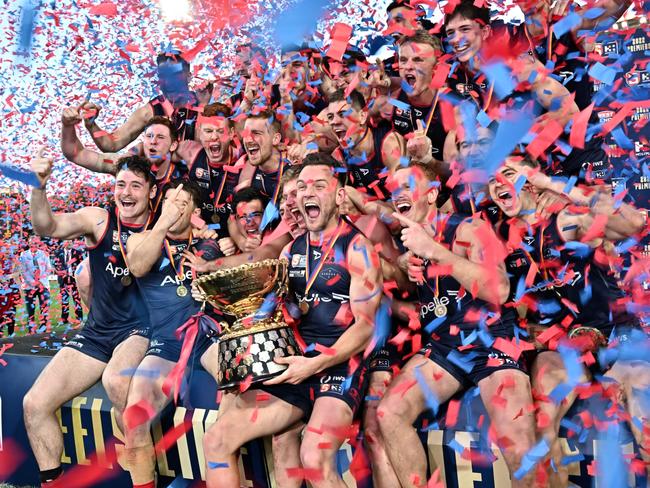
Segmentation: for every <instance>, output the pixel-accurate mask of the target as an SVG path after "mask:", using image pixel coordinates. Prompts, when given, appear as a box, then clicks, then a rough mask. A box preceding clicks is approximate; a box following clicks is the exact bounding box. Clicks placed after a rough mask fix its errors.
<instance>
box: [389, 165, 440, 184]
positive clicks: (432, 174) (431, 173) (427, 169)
mask: <svg viewBox="0 0 650 488" xmlns="http://www.w3.org/2000/svg"><path fill="white" fill-rule="evenodd" d="M403 169H413V170H415V171H416V172H418V171H419V172H420V173H421V174H422V176H424V178H426V179H427V180H429V181H431V182H433V181H439V180H440V179H439V177H438V173H436V170H435V169H434V168H433V166H431V165H429V164H425V163H421V162H419V161H411V162H409V164H408V165H407V166H401V165H400V166H398V167H397V168H395V170H394V171H393V173H397V172H398V171H400V170H403ZM419 176H420V175H418V177H419Z"/></svg>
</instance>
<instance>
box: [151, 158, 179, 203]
mask: <svg viewBox="0 0 650 488" xmlns="http://www.w3.org/2000/svg"><path fill="white" fill-rule="evenodd" d="M173 165H174V163H172V162H171V161H170V162H169V167H168V168H167V173H166V174H165V176H163V178H162V179H163V182H162V184H161V185H160V186H158V185H156V186H158V188H159V194H158V195H156V203H155V205H153V208H152V211H153V213H156V212H157V211H158V207H159V206H160V202H161V201H162V197H163V191H165V185H166V184H167V183H169V180H170V179H171V177H172V173H173V172H174V171H173V169H172V166H173ZM156 183H157V182H156Z"/></svg>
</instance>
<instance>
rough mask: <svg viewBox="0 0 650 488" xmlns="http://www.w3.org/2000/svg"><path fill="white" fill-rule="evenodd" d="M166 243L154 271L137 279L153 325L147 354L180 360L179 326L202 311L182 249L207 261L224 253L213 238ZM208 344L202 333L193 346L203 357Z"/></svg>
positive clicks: (168, 359)
mask: <svg viewBox="0 0 650 488" xmlns="http://www.w3.org/2000/svg"><path fill="white" fill-rule="evenodd" d="M167 243H168V244H169V247H167V246H166V245H164V246H163V252H162V255H161V256H160V257H159V258H158V260H157V261H156V262H155V263H154V265H153V266H152V267H151V271H149V273H147V274H146V275H145V276H143V277H141V278H138V280H137V282H138V287H139V288H140V289H141V291H142V296H143V297H144V301H145V303H146V308H147V309H148V311H149V317H150V319H151V324H152V333H151V340H150V342H149V349H148V350H147V353H146V355H147V356H158V357H160V358H162V359H166V360H167V361H172V362H177V361H178V359H179V357H180V354H181V348H182V345H183V342H182V341H181V340H179V339H178V338H177V337H176V329H178V328H179V327H180V326H181V325H183V324H184V323H185V322H187V320H188V319H189V318H190V317H192V316H193V315H195V314H197V313H198V312H199V311H200V310H201V304H200V303H199V302H197V301H195V300H194V299H193V298H192V295H191V294H190V289H191V286H192V280H193V273H192V270H191V269H190V268H189V267H188V266H184V267H182V268H181V266H182V263H181V261H182V260H183V252H184V251H185V250H186V249H188V248H189V249H191V250H192V251H193V252H195V253H198V254H199V255H201V257H203V259H206V260H214V259H218V258H220V257H223V255H222V254H221V251H220V250H219V246H218V245H217V243H216V242H215V241H213V240H208V239H206V240H201V239H198V238H191V240H190V239H185V240H182V241H176V240H172V239H168V240H167ZM168 251H169V252H168ZM170 253H171V257H170ZM181 269H182V274H180V273H181ZM209 345H210V340H209V339H208V338H207V336H205V335H199V336H198V337H197V339H196V343H195V346H194V347H195V348H194V351H195V354H196V356H197V357H198V356H200V355H201V354H202V353H203V352H204V351H205V349H207V348H208V346H209Z"/></svg>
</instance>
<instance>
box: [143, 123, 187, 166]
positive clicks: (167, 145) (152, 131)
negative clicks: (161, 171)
mask: <svg viewBox="0 0 650 488" xmlns="http://www.w3.org/2000/svg"><path fill="white" fill-rule="evenodd" d="M142 146H143V149H144V155H145V157H146V158H147V159H148V160H149V162H150V163H151V164H152V165H153V166H159V165H160V163H161V161H162V160H164V159H165V158H166V157H167V156H168V154H169V153H170V152H173V151H175V150H176V147H177V146H178V142H176V141H172V138H171V135H170V133H169V128H168V127H166V126H164V125H161V124H154V125H151V126H149V127H147V130H145V131H144V140H143V141H142Z"/></svg>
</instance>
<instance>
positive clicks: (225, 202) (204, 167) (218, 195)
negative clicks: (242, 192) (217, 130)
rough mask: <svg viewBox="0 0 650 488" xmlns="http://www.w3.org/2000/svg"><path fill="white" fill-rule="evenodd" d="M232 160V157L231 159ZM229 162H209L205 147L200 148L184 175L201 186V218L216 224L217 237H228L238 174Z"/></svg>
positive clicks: (208, 222) (210, 223)
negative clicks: (228, 223)
mask: <svg viewBox="0 0 650 488" xmlns="http://www.w3.org/2000/svg"><path fill="white" fill-rule="evenodd" d="M231 161H232V159H231ZM229 166H230V164H211V163H210V162H209V160H208V154H207V152H206V151H205V149H201V150H200V151H199V152H198V153H197V154H196V156H195V157H194V160H193V161H192V162H191V164H190V165H189V169H188V172H187V175H186V178H188V179H189V180H190V181H195V182H196V183H197V184H198V185H199V187H200V188H201V202H200V203H201V205H200V209H201V219H203V220H204V221H205V222H206V223H207V224H208V225H212V224H215V225H218V227H217V228H216V229H215V231H216V232H217V234H218V238H219V239H221V238H223V237H228V226H227V225H226V223H227V222H228V218H229V217H230V215H231V214H232V210H233V209H232V206H231V205H230V203H231V202H232V197H233V195H234V193H235V187H236V186H237V183H238V179H239V175H238V173H237V172H236V171H234V170H231V169H229Z"/></svg>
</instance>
